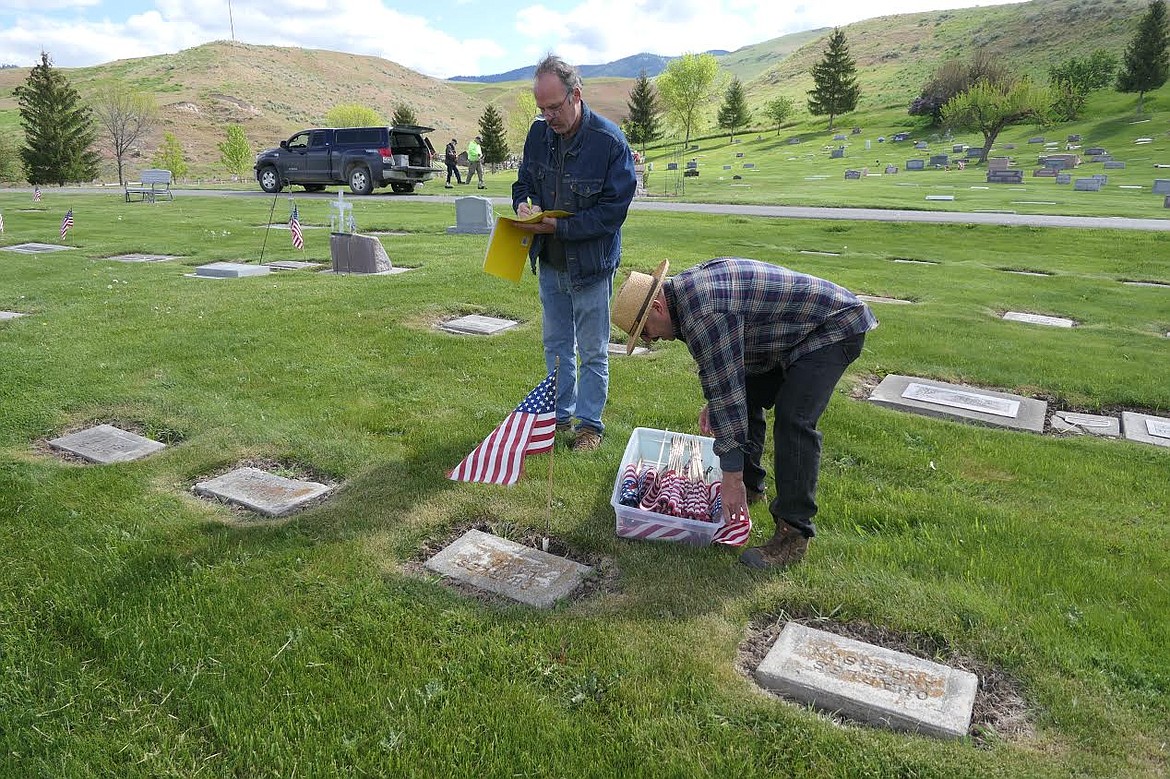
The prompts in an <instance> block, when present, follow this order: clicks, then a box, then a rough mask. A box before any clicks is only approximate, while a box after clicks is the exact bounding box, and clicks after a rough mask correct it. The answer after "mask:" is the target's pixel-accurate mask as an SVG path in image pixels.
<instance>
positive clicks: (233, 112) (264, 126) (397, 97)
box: [0, 0, 1147, 177]
mask: <svg viewBox="0 0 1170 779" xmlns="http://www.w3.org/2000/svg"><path fill="white" fill-rule="evenodd" d="M1146 5H1147V3H1146V0H1033V1H1032V2H1029V3H1022V4H1018V5H1007V6H994V7H988V8H967V9H961V10H952V11H937V12H929V13H917V14H901V15H896V16H883V17H878V18H874V19H869V20H865V21H862V22H858V23H856V24H852V25H849V26H847V27H846V28H845V31H846V35H847V40H848V42H849V48H850V52H851V54H852V55H853V57H854V58H855V59H856V61H857V64H858V70H859V76H860V79H861V83H862V90H863V91H862V99H861V103H860V105H859V107H858V108H859V111H860V112H862V114H863V115H864V114H865V113H866V112H870V113H871V114H872V112H875V111H876V112H880V114H881V115H882V116H883V117H889V118H890V119H892V120H894V121H896V122H898V123H900V124H906V123H909V124H911V125H913V124H914V123H915V122H917V121H918V120H915V119H912V118H911V117H908V116H906V114H905V106H906V105H908V104H909V102H910V101H911V100H912V99H913V98H914V97H915V96H916V94H917V93H918V90H919V89H920V87H921V85H922V84H923V82H924V81H925V80H926V79H927V78H928V77H929V76H930V74H931V73H933V71H934V70H935V69H936V68H937V67H938V66H939V65H940V64H941V63H943V62H945V61H946V60H948V59H953V58H966V57H969V56H970V55H971V53H972V52H973V51H975V49H976V48H978V47H986V48H988V49H989V50H991V51H994V52H995V53H996V54H997V55H998V56H1001V57H1002V58H1003V60H1004V61H1005V62H1007V63H1008V64H1009V65H1011V66H1012V67H1014V68H1017V69H1020V70H1023V71H1025V72H1029V73H1032V74H1034V75H1035V76H1037V77H1038V78H1041V79H1042V78H1043V77H1044V75H1045V73H1046V72H1047V68H1048V66H1049V65H1050V64H1052V63H1054V62H1058V61H1060V60H1063V59H1065V58H1067V57H1071V56H1078V55H1080V56H1083V55H1085V54H1087V53H1089V52H1090V51H1092V50H1093V49H1096V48H1105V49H1108V50H1111V51H1114V52H1116V53H1117V54H1118V55H1120V54H1121V52H1122V51H1123V50H1124V47H1125V45H1126V43H1127V42H1128V40H1129V38H1130V37H1131V36H1132V33H1133V30H1134V28H1135V26H1136V22H1137V19H1138V17H1139V16H1140V15H1141V14H1142V13H1143V12H1144V10H1145V8H1146ZM828 33H829V31H828V30H814V31H807V32H802V33H796V34H793V35H786V36H783V37H780V38H775V39H773V40H770V41H765V42H762V43H759V44H755V45H752V46H746V47H744V48H742V49H739V50H737V51H734V52H731V53H729V54H726V55H723V56H721V57H720V58H719V61H720V64H721V67H722V69H723V71H724V73H725V75H726V77H728V78H730V77H731V76H733V75H734V76H737V77H738V78H740V80H741V81H743V82H744V84H745V87H746V89H747V93H748V100H749V105H750V106H751V107H752V109H753V110H755V111H756V114H757V116H759V115H761V114H762V112H761V111H760V110H759V109H760V108H762V106H763V105H764V103H765V102H767V101H768V100H771V99H772V98H774V97H776V96H778V95H786V96H788V97H791V98H793V99H794V100H795V101H796V104H797V106H798V107H802V106H803V105H804V99H805V93H806V92H807V90H808V89H809V88H810V87H811V78H810V76H809V69H810V68H811V67H812V65H813V64H814V63H815V62H817V61H818V60H819V59H820V58H821V56H822V53H823V50H824V46H825V37H826V36H827V35H828ZM65 71H66V74H67V75H68V77H69V79H70V80H71V82H72V83H73V84H74V86H75V87H76V88H77V89H78V91H79V92H81V94H82V95H83V96H87V95H90V94H92V93H93V92H94V90H96V89H97V88H98V87H100V86H102V85H103V84H107V83H112V82H121V83H125V84H129V85H131V86H133V87H135V88H137V89H141V90H143V91H145V92H149V93H152V94H154V95H155V97H156V99H157V101H158V105H159V108H160V110H161V121H160V123H159V125H158V127H157V128H156V129H155V131H154V132H153V133H152V134H151V136H150V137H149V138H148V139H147V141H146V142H145V143H144V144H143V145H142V148H141V149H138V150H136V151H135V155H136V156H134V157H132V158H131V159H130V161H129V167H130V169H131V170H133V169H134V168H135V167H140V166H145V165H146V163H147V161H148V160H149V158H150V156H151V154H152V153H153V151H154V149H155V148H157V146H158V144H159V142H160V141H161V139H162V135H163V133H164V132H166V131H171V132H174V133H175V134H176V135H177V136H178V137H179V140H180V142H181V143H182V144H183V147H184V150H185V151H186V153H187V155H188V158H189V160H190V162H191V174H192V176H196V177H200V176H212V175H222V172H221V170H220V166H219V163H218V158H219V153H218V151H217V149H216V144H217V143H218V142H220V141H221V140H222V139H223V137H224V127H225V125H227V124H228V123H232V122H236V123H239V124H241V125H242V126H243V127H244V131H245V134H246V136H247V138H248V140H249V142H250V143H251V144H252V146H253V148H254V149H257V150H259V149H262V148H266V147H268V146H273V145H275V144H276V143H277V142H278V141H279V140H280V139H282V138H285V137H287V136H288V135H290V134H291V133H293V132H295V131H296V130H298V129H301V128H303V127H306V126H311V125H314V124H318V123H321V122H322V121H323V116H324V114H325V113H326V112H327V111H328V110H329V109H330V108H331V107H333V106H334V105H337V104H339V103H361V104H364V105H369V106H372V107H374V108H376V109H377V110H379V111H380V112H381V113H382V114H383V116H384V117H385V118H387V119H388V118H389V116H390V115H391V114H392V113H393V110H394V106H395V105H396V104H397V103H399V102H405V103H407V104H409V105H410V106H411V107H412V108H413V109H414V111H415V113H416V115H417V116H418V117H419V120H420V122H421V123H423V124H426V125H429V126H431V127H434V128H436V131H437V132H436V134H435V137H434V140H435V141H437V142H438V143H437V144H436V145H441V142H442V141H443V140H445V138H446V137H447V136H448V135H454V136H456V137H458V138H460V139H464V138H467V137H470V136H471V135H472V134H473V133H474V131H475V129H476V127H477V124H478V119H479V116H480V115H481V114H482V112H483V110H484V108H485V107H486V106H487V105H488V104H494V105H496V106H497V108H499V109H500V110H502V111H503V112H504V113H505V114H507V113H508V112H510V111H512V110H514V108H515V99H516V95H517V94H518V93H519V92H522V91H525V90H527V89H528V88H529V84H528V82H527V81H513V82H500V83H474V82H464V83H459V82H448V81H443V80H439V79H434V78H430V77H428V76H424V75H422V74H419V73H416V72H414V71H412V70H409V69H407V68H404V67H402V66H400V65H397V64H396V63H394V62H390V61H388V60H385V59H381V58H378V57H370V56H361V55H353V54H343V53H339V52H331V51H322V50H312V49H299V48H284V47H277V46H256V45H251V44H244V43H230V42H226V41H218V42H215V43H209V44H205V45H202V46H198V47H195V48H192V49H187V50H184V51H180V52H178V53H176V54H168V55H159V56H153V57H142V58H138V59H131V60H118V61H115V62H110V63H107V64H104V65H99V66H95V67H89V68H74V69H65ZM27 76H28V70H27V69H24V68H12V69H6V70H0V130H6V129H8V130H11V129H12V128H15V127H17V126H18V116H17V111H16V101H15V99H14V97H13V93H12V90H13V88H14V87H15V86H17V85H18V84H20V83H22V82H23V81H24V80H25V79H26V78H27ZM632 85H633V79H629V78H604V79H590V80H588V81H587V82H586V85H585V86H586V99H587V100H588V101H589V103H590V105H591V106H592V107H593V108H594V109H596V110H598V111H600V112H601V113H603V114H605V115H606V116H609V117H611V118H614V119H617V120H620V119H621V118H623V117H624V116H625V114H626V113H627V108H626V101H627V99H628V96H629V91H630V89H631V87H632ZM718 100H719V97H718V96H717V97H716V99H715V100H714V104H713V105H712V106H711V110H710V112H709V113H711V114H712V115H713V114H714V110H715V108H716V106H717V104H718ZM796 119H797V121H798V122H804V121H806V120H809V124H810V126H813V125H815V124H816V121H815V120H810V118H809V117H808V116H807V115H798V116H797V117H796ZM865 120H866V121H867V123H868V124H870V125H872V124H873V122H872V120H871V117H869V116H866V117H865ZM111 169H112V166H111Z"/></svg>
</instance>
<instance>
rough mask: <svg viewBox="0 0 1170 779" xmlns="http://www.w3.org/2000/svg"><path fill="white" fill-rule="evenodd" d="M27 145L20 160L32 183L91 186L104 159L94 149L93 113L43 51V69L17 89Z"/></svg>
mask: <svg viewBox="0 0 1170 779" xmlns="http://www.w3.org/2000/svg"><path fill="white" fill-rule="evenodd" d="M14 91H15V93H16V98H17V101H18V102H19V104H20V125H21V127H22V128H23V129H24V146H22V147H21V149H20V158H21V160H22V161H23V162H24V172H25V176H26V177H27V178H28V182H29V183H30V184H65V183H68V182H82V181H93V180H94V179H95V178H97V176H98V167H99V164H100V161H101V160H100V158H99V157H98V154H97V152H96V151H94V149H93V143H94V141H95V140H96V139H97V128H96V127H95V126H94V123H93V116H92V114H91V113H90V110H89V108H88V107H87V106H86V105H85V104H84V103H82V102H81V96H80V95H78V94H77V90H76V89H74V88H73V85H72V84H70V83H69V79H67V78H65V75H64V74H63V73H61V72H60V71H59V70H54V69H53V63H52V61H50V59H49V55H48V53H47V52H43V51H42V52H41V64H39V65H37V66H35V67H34V68H33V69H32V71H31V72H30V73H29V75H28V80H26V81H25V82H24V84H22V85H20V86H18V87H17V88H16V89H15V90H14Z"/></svg>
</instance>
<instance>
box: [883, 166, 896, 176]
mask: <svg viewBox="0 0 1170 779" xmlns="http://www.w3.org/2000/svg"><path fill="white" fill-rule="evenodd" d="M897 172H898V166H897V165H887V166H886V173H888V174H894V173H897Z"/></svg>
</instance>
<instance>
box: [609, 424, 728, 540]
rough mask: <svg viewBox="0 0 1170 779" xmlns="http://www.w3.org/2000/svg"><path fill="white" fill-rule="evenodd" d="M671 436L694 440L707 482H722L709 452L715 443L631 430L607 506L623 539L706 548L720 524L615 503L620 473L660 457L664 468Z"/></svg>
mask: <svg viewBox="0 0 1170 779" xmlns="http://www.w3.org/2000/svg"><path fill="white" fill-rule="evenodd" d="M673 436H686V437H687V438H693V439H697V440H698V441H699V443H700V445H701V448H702V453H703V466H704V468H706V467H708V466H710V467H711V468H712V471H711V473H710V474H708V476H707V480H708V481H718V480H721V479H722V478H723V472H722V471H720V470H719V460H718V459H717V458H716V457H715V452H714V450H713V449H712V448H711V447H712V444H714V443H715V439H713V438H705V437H703V436H687V435H686V434H685V433H668V432H666V431H663V430H655V429H653V428H650V427H637V428H634V432H632V433H631V434H630V441H629V443H627V444H626V451H625V454H623V455H622V463H621V465H620V466H618V472H617V477H616V478H615V479H614V481H613V494H612V495H611V496H610V499H609V503H610V505H611V506H613V510H614V514H615V515H616V517H617V524H616V530H617V534H618V535H619V536H621V537H622V538H637V539H642V540H645V541H674V542H680V543H684V544H691V545H692V546H706V545H708V544H710V543H711V537H712V536H714V535H715V531H717V530H719V528H721V527H723V522H722V521H720V522H701V521H699V520H694V519H683V518H682V517H672V516H669V515H667V514H659V513H658V512H656V511H645V510H643V509H640V508H635V507H633V506H623V505H622V504H621V503H619V502H618V496H619V494H620V493H621V488H622V473H623V472H624V471H625V469H626V466H627V465H629V464H630V463H636V462H638V460H639V459H641V460H642V461H643V462H651V463H652V462H655V461H656V460H657V459H658V457H659V454H660V453H661V456H662V463H661V467H663V468H665V467H666V458H667V455H668V453H669V452H670V440H669V439H670V438H671V437H673ZM663 441H666V446H665V447H663V445H662V443H663Z"/></svg>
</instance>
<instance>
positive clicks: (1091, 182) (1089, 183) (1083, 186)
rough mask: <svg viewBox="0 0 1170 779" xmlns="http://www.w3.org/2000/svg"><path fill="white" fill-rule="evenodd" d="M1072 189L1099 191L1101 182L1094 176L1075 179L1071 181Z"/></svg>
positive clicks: (1076, 190) (1077, 190)
mask: <svg viewBox="0 0 1170 779" xmlns="http://www.w3.org/2000/svg"><path fill="white" fill-rule="evenodd" d="M1073 190H1074V191H1075V192H1100V191H1101V182H1100V181H1098V180H1097V179H1095V178H1092V179H1077V180H1076V181H1074V182H1073Z"/></svg>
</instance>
